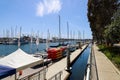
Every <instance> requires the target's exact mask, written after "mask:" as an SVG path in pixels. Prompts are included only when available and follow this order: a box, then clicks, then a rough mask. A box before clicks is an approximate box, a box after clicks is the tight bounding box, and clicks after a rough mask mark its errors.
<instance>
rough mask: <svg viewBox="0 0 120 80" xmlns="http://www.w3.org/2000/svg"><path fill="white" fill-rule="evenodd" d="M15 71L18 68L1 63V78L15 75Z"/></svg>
mask: <svg viewBox="0 0 120 80" xmlns="http://www.w3.org/2000/svg"><path fill="white" fill-rule="evenodd" d="M15 73H16V69H14V68H11V67H8V66H3V65H0V79H2V78H5V77H7V76H10V75H13V74H15Z"/></svg>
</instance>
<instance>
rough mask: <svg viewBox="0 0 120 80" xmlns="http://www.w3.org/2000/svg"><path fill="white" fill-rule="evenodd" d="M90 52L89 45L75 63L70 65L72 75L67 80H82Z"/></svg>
mask: <svg viewBox="0 0 120 80" xmlns="http://www.w3.org/2000/svg"><path fill="white" fill-rule="evenodd" d="M90 51H91V44H90V45H89V46H88V47H87V48H86V49H85V50H84V51H83V52H82V54H81V55H80V56H79V57H78V59H77V60H76V61H75V63H74V64H73V65H72V70H71V72H72V74H71V75H70V77H69V79H68V80H83V79H84V74H85V70H86V66H87V61H88V56H89V54H90Z"/></svg>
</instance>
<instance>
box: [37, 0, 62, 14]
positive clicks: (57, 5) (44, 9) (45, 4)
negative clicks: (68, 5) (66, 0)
mask: <svg viewBox="0 0 120 80" xmlns="http://www.w3.org/2000/svg"><path fill="white" fill-rule="evenodd" d="M61 5H62V4H61V2H60V0H43V1H42V2H39V3H38V4H37V16H44V15H47V14H51V13H58V12H59V11H60V10H61Z"/></svg>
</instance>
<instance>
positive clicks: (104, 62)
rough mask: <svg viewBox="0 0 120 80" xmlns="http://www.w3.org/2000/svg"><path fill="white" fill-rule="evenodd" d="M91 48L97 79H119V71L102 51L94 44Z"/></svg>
mask: <svg viewBox="0 0 120 80" xmlns="http://www.w3.org/2000/svg"><path fill="white" fill-rule="evenodd" d="M93 49H94V54H95V59H96V66H97V71H98V78H99V80H120V71H119V70H118V69H117V68H116V67H115V66H114V65H113V64H112V62H111V61H110V60H109V59H108V58H107V57H106V56H105V55H104V54H103V53H102V52H100V51H99V49H98V47H97V46H96V45H95V44H94V46H93Z"/></svg>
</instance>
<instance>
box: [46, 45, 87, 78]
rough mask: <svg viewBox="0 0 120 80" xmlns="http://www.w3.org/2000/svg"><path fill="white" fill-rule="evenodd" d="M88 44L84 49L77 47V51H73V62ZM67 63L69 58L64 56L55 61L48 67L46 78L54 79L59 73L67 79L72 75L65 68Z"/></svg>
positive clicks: (71, 58) (71, 59) (71, 60)
mask: <svg viewBox="0 0 120 80" xmlns="http://www.w3.org/2000/svg"><path fill="white" fill-rule="evenodd" d="M86 46H87V45H84V46H83V47H82V49H77V50H76V51H74V52H72V53H71V55H70V62H71V63H73V62H74V60H75V59H76V58H77V57H78V56H79V55H80V54H81V52H82V51H83V50H84V49H85V48H86ZM66 64H67V58H66V57H65V58H63V59H61V60H60V61H58V62H56V63H54V64H53V65H51V66H50V67H48V68H47V72H46V79H47V80H52V79H53V78H55V77H56V78H57V75H58V76H59V75H61V80H66V79H67V77H68V76H69V75H70V73H68V72H67V71H66V70H65V69H66V66H67V65H66Z"/></svg>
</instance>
